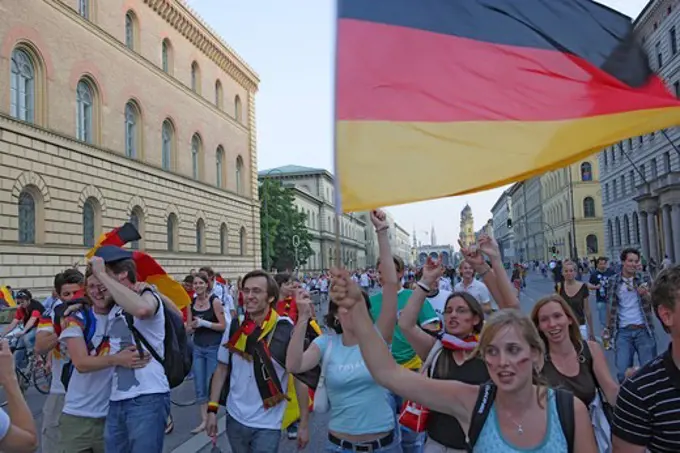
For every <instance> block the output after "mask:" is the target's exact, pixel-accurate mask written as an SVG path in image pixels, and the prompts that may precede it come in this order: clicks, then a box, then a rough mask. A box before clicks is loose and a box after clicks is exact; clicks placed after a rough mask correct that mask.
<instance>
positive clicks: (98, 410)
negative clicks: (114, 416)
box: [59, 312, 113, 418]
mask: <svg viewBox="0 0 680 453" xmlns="http://www.w3.org/2000/svg"><path fill="white" fill-rule="evenodd" d="M72 316H76V317H77V318H79V320H80V321H82V322H85V319H84V317H83V315H82V314H81V313H80V312H78V313H74V314H73V315H72ZM95 318H96V319H97V327H96V330H95V333H94V336H93V337H92V347H94V350H93V351H90V355H92V356H95V355H106V354H108V353H109V350H108V338H107V336H106V335H107V330H108V324H109V316H108V315H100V314H96V313H95ZM67 338H84V333H83V329H82V328H80V327H79V326H78V325H77V323H73V322H69V324H68V326H67V328H66V329H65V330H64V331H63V332H62V333H61V336H60V337H59V339H60V340H61V341H62V347H64V348H65V347H66V342H65V340H66V339H67ZM112 379H113V367H109V368H105V369H103V370H99V371H93V372H91V373H81V372H79V371H78V370H76V369H74V370H73V374H72V375H71V380H70V381H69V385H68V391H67V392H66V398H65V400H64V410H63V412H64V414H68V415H73V416H75V417H85V418H105V417H106V414H107V413H108V412H109V398H110V397H111V380H112Z"/></svg>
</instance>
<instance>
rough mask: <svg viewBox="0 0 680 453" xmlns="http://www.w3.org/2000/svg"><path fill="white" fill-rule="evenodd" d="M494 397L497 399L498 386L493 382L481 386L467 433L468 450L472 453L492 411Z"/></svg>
mask: <svg viewBox="0 0 680 453" xmlns="http://www.w3.org/2000/svg"><path fill="white" fill-rule="evenodd" d="M494 399H496V386H495V385H494V384H493V383H492V382H487V383H486V384H482V385H480V386H479V393H478V394H477V402H476V403H475V409H474V410H473V411H472V417H470V426H469V428H468V435H467V443H468V451H469V452H470V453H472V449H473V448H474V446H475V444H476V443H477V440H478V439H479V435H480V434H481V433H482V428H484V423H485V422H486V419H487V417H488V416H489V412H491V406H493V401H494Z"/></svg>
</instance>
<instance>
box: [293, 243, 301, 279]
mask: <svg viewBox="0 0 680 453" xmlns="http://www.w3.org/2000/svg"><path fill="white" fill-rule="evenodd" d="M298 247H300V236H298V235H297V234H296V235H294V236H293V250H294V251H295V276H296V277H297V276H298V274H299V272H300V260H298Z"/></svg>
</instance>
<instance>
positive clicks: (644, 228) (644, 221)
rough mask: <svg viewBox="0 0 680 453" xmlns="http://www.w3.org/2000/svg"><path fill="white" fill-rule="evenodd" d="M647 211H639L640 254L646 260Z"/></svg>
mask: <svg viewBox="0 0 680 453" xmlns="http://www.w3.org/2000/svg"><path fill="white" fill-rule="evenodd" d="M647 217H648V215H647V213H646V212H644V211H642V212H640V218H641V220H642V221H641V222H640V228H641V229H642V237H641V238H640V239H641V240H642V244H640V245H641V246H642V256H644V257H645V259H646V260H647V261H649V230H648V229H647Z"/></svg>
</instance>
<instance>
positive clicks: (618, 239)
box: [614, 217, 621, 245]
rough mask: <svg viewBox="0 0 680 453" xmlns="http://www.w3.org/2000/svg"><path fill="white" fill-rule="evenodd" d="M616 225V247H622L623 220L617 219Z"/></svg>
mask: <svg viewBox="0 0 680 453" xmlns="http://www.w3.org/2000/svg"><path fill="white" fill-rule="evenodd" d="M614 224H615V225H616V245H621V220H619V218H618V217H617V218H616V219H615V220H614Z"/></svg>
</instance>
